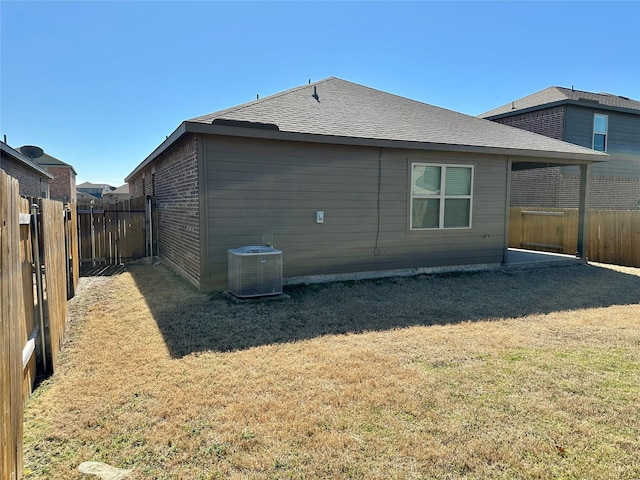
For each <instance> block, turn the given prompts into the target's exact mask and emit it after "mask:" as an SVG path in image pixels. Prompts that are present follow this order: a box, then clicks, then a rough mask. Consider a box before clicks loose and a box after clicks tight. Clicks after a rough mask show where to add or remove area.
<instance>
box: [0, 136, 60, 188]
mask: <svg viewBox="0 0 640 480" xmlns="http://www.w3.org/2000/svg"><path fill="white" fill-rule="evenodd" d="M0 146H1V150H2V151H3V152H4V153H5V154H7V155H9V156H10V157H12V158H13V159H14V160H16V161H18V162H20V163H22V164H24V165H25V166H27V167H28V168H30V169H32V170H34V171H36V172H38V173H39V174H40V175H43V176H45V177H48V178H49V180H52V179H53V178H54V176H53V175H51V174H50V173H49V172H48V171H47V170H46V169H45V168H44V167H41V166H40V165H38V164H37V163H35V162H34V161H32V160H31V159H30V158H29V157H27V156H26V155H23V154H22V153H20V152H18V151H17V150H15V149H13V148H11V147H10V146H9V145H7V144H5V143H4V142H0Z"/></svg>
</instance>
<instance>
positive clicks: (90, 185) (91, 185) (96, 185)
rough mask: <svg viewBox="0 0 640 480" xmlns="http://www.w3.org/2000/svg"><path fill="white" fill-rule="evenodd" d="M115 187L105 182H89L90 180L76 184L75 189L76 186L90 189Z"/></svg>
mask: <svg viewBox="0 0 640 480" xmlns="http://www.w3.org/2000/svg"><path fill="white" fill-rule="evenodd" d="M105 187H106V188H115V187H113V186H111V185H109V184H107V183H91V182H83V183H81V184H80V185H76V189H78V188H86V189H92V190H103V189H104V188H105Z"/></svg>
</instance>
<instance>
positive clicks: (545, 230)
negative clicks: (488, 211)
mask: <svg viewBox="0 0 640 480" xmlns="http://www.w3.org/2000/svg"><path fill="white" fill-rule="evenodd" d="M588 242H589V243H588V248H587V256H588V258H589V260H591V261H593V262H601V263H610V264H615V265H624V266H629V267H640V210H589V230H588ZM577 244H578V210H577V209H575V208H566V209H560V208H545V209H540V208H521V207H512V208H511V211H510V216H509V246H510V247H512V248H526V249H530V250H542V251H552V252H557V253H566V254H571V255H573V254H575V253H576V250H577Z"/></svg>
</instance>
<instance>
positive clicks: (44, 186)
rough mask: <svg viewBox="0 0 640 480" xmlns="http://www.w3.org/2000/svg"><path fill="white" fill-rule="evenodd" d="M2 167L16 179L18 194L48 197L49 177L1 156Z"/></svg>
mask: <svg viewBox="0 0 640 480" xmlns="http://www.w3.org/2000/svg"><path fill="white" fill-rule="evenodd" d="M2 169H3V170H4V171H5V172H7V175H11V176H12V177H13V178H15V179H16V180H18V182H19V184H20V195H22V196H24V197H43V198H49V178H48V177H46V176H43V175H42V174H41V173H40V172H37V171H35V170H32V169H31V168H28V167H26V166H25V165H24V164H22V163H20V162H16V161H15V160H13V159H11V158H8V157H5V156H4V155H3V156H2Z"/></svg>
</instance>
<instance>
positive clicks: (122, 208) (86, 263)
mask: <svg viewBox="0 0 640 480" xmlns="http://www.w3.org/2000/svg"><path fill="white" fill-rule="evenodd" d="M152 203H153V202H152V200H151V199H145V198H135V199H132V200H125V201H122V202H118V203H115V204H109V203H102V201H101V200H100V199H95V200H92V201H91V202H86V201H83V202H82V203H78V227H79V243H80V245H79V249H80V250H79V251H80V262H81V266H82V267H83V268H85V267H96V266H99V265H119V264H121V263H125V262H127V261H130V260H134V259H137V258H143V257H147V256H154V255H155V252H156V249H157V242H156V241H155V239H156V238H157V233H156V232H157V228H155V227H156V225H157V216H156V214H155V211H154V209H152Z"/></svg>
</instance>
